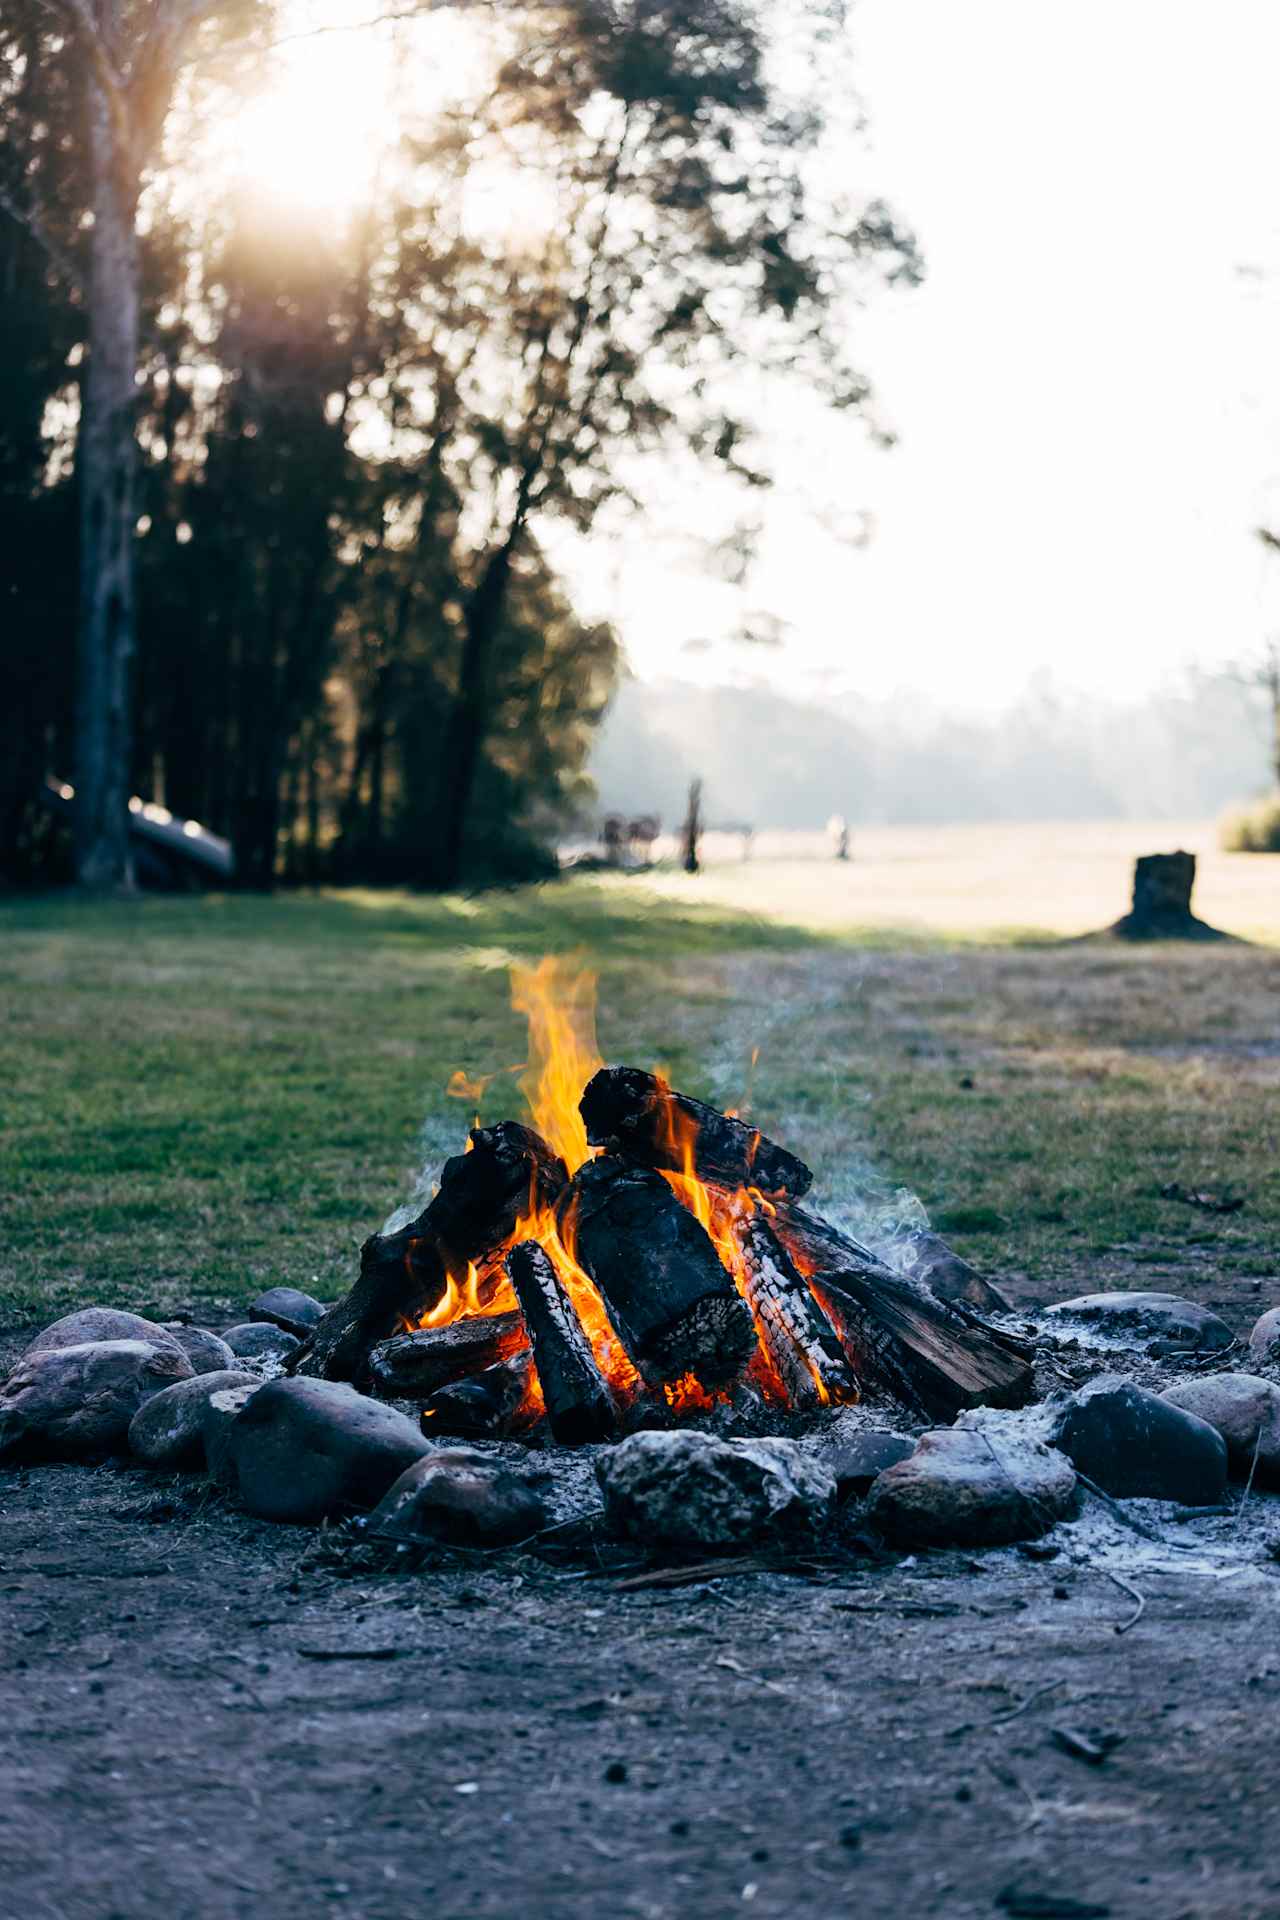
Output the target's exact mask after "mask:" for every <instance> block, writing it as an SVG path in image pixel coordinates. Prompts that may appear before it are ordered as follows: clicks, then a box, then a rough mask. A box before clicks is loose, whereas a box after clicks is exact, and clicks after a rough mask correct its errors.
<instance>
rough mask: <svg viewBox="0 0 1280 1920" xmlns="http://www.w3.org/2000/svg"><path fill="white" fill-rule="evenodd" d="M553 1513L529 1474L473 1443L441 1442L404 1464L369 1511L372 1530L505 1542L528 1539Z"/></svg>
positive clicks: (466, 1542)
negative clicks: (443, 1444)
mask: <svg viewBox="0 0 1280 1920" xmlns="http://www.w3.org/2000/svg"><path fill="white" fill-rule="evenodd" d="M548 1519H549V1515H548V1513H547V1509H546V1507H545V1505H544V1504H543V1502H542V1501H541V1500H540V1499H539V1497H538V1494H537V1492H536V1491H535V1489H534V1487H533V1486H532V1485H531V1483H530V1481H529V1479H528V1477H527V1476H526V1475H525V1474H522V1473H513V1472H512V1471H511V1469H510V1468H509V1467H505V1466H503V1465H501V1464H500V1463H499V1462H497V1461H495V1460H493V1459H492V1458H489V1457H486V1455H485V1454H483V1453H480V1452H478V1451H476V1449H475V1448H473V1447H440V1448H433V1449H432V1451H431V1452H430V1453H426V1454H424V1455H423V1457H422V1459H421V1460H415V1461H414V1463H413V1465H412V1466H411V1467H406V1468H405V1471H404V1472H403V1473H402V1474H401V1475H400V1478H399V1479H398V1480H397V1481H396V1482H395V1484H394V1485H393V1486H392V1487H391V1489H390V1491H389V1492H388V1493H386V1494H385V1495H384V1496H383V1498H382V1499H381V1500H380V1501H379V1503H378V1505H377V1506H376V1507H375V1508H374V1510H373V1512H372V1513H371V1514H370V1516H369V1531H370V1533H387V1534H391V1535H394V1536H395V1537H396V1538H397V1539H407V1538H413V1539H420V1540H448V1541H452V1542H455V1543H456V1544H458V1545H460V1546H473V1547H502V1546H509V1545H511V1544H512V1543H513V1542H514V1541H517V1540H527V1539H528V1538H529V1536H530V1534H533V1533H538V1532H540V1531H541V1529H542V1528H543V1527H545V1526H546V1525H547V1524H548Z"/></svg>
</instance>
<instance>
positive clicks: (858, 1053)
mask: <svg viewBox="0 0 1280 1920" xmlns="http://www.w3.org/2000/svg"><path fill="white" fill-rule="evenodd" d="M1062 831H1063V832H1064V833H1066V834H1068V835H1070V836H1073V837H1074V836H1075V833H1076V830H1075V829H1070V830H1062ZM1074 844H1075V841H1074V838H1073V839H1072V845H1074ZM1148 844H1159V842H1155V843H1150V842H1148ZM983 859H984V860H985V861H986V862H987V863H988V865H990V864H992V863H993V862H994V863H995V864H997V865H999V864H1002V863H1000V862H999V859H998V849H995V850H993V848H992V846H991V845H990V844H988V845H987V846H986V848H985V851H984V853H983ZM814 864H815V865H816V863H814ZM1008 864H1009V863H1008V862H1007V861H1006V862H1004V863H1003V870H1007V869H1008ZM1043 864H1044V862H1043V853H1042V860H1041V865H1042V866H1043ZM1118 864H1119V867H1120V871H1119V873H1118V875H1116V876H1114V885H1113V884H1112V880H1113V876H1112V875H1111V874H1110V873H1109V871H1104V872H1103V873H1102V874H1101V876H1098V875H1095V877H1094V879H1093V881H1092V882H1091V884H1092V886H1093V887H1094V890H1095V892H1097V893H1098V894H1102V893H1103V892H1104V891H1106V890H1107V889H1109V890H1110V912H1108V913H1101V912H1100V913H1099V914H1098V916H1097V917H1098V918H1099V919H1103V918H1108V917H1111V914H1112V913H1114V912H1118V911H1119V910H1120V909H1121V907H1122V906H1123V904H1124V899H1123V895H1124V889H1125V874H1124V862H1123V860H1121V861H1120V862H1119V863H1118ZM774 865H777V866H778V871H777V872H776V873H774V874H773V876H772V880H773V884H772V885H770V884H769V882H770V868H771V867H772V866H774ZM1271 866H1272V863H1271V862H1270V861H1269V860H1266V859H1259V860H1256V861H1255V862H1254V863H1253V868H1251V869H1250V871H1251V872H1252V871H1253V870H1254V868H1257V869H1262V870H1265V871H1266V872H1269V870H1270V869H1271ZM872 867H873V863H872V862H871V861H869V860H868V861H867V862H866V863H865V864H863V865H861V866H859V865H858V864H856V863H855V865H854V866H853V867H851V868H850V869H849V871H848V876H847V884H848V885H849V887H850V889H851V890H852V889H854V888H855V887H857V888H858V889H859V890H860V905H861V908H862V911H863V917H864V923H865V924H864V925H863V927H862V928H861V930H860V929H859V927H858V926H857V924H856V918H857V916H856V915H855V914H853V913H852V912H851V913H850V916H849V919H848V920H847V921H845V920H841V918H840V916H839V915H836V914H833V912H832V911H831V902H830V899H829V898H828V897H824V896H823V893H822V878H821V875H819V874H817V873H816V872H815V873H812V874H809V873H806V874H801V875H797V873H796V872H795V870H794V869H793V868H792V867H790V866H783V865H781V863H772V862H766V861H761V862H759V863H758V864H754V865H753V866H752V868H750V869H749V872H750V881H749V883H748V882H747V881H744V878H743V875H742V873H740V872H738V871H737V870H736V869H732V870H731V869H729V868H725V867H717V868H714V869H713V870H712V871H711V872H710V873H709V874H707V875H706V876H705V877H703V878H702V879H700V880H698V881H696V882H692V883H691V882H689V881H687V880H686V879H685V878H684V877H683V876H671V877H669V878H664V877H659V878H658V880H657V881H656V883H652V884H651V883H648V882H643V883H642V882H637V881H626V882H608V883H594V882H588V881H575V882H572V883H566V884H564V885H561V886H559V887H554V888H551V889H548V890H546V891H545V892H543V893H534V892H530V893H514V894H507V895H497V896H491V897H489V898H486V899H482V900H468V899H461V898H457V899H446V900H438V899H419V898H415V897H412V896H408V895H398V894H392V895H375V894H364V893H353V894H346V895H342V896H329V897H325V896H321V897H313V896H306V897H303V896H296V897H285V898H281V899H277V900H256V899H240V898H229V899H224V898H207V899H192V900H178V901H163V900H155V899H152V900H146V901H143V902H141V903H139V904H137V905H102V906H91V907H86V906H83V905H81V904H79V903H76V902H74V901H70V900H54V899H50V900H44V901H35V902H21V901H19V902H12V901H11V902H9V903H8V904H6V905H5V906H4V907H2V908H0V1005H2V1009H3V1010H2V1013H0V1068H2V1069H3V1076H4V1086H5V1093H6V1097H5V1101H4V1108H3V1113H2V1114H0V1140H2V1142H3V1147H2V1152H3V1164H4V1181H3V1200H2V1205H3V1226H2V1230H0V1231H2V1240H0V1317H2V1318H3V1320H4V1321H5V1322H6V1323H7V1324H9V1325H17V1324H20V1323H23V1322H27V1321H30V1320H33V1319H35V1318H37V1317H39V1316H41V1315H45V1316H46V1317H48V1316H49V1314H50V1313H51V1312H52V1311H53V1310H54V1309H57V1310H59V1311H61V1310H65V1309H66V1308H68V1307H70V1306H71V1305H73V1304H83V1303H85V1302H87V1301H89V1300H97V1301H110V1302H117V1303H120V1304H128V1305H131V1306H135V1307H140V1308H143V1309H145V1310H151V1311H154V1312H161V1311H168V1310H172V1309H175V1308H178V1307H183V1308H187V1307H193V1306H194V1307H197V1308H202V1309H206V1310H216V1309H219V1308H227V1309H234V1308H235V1306H236V1305H237V1304H239V1303H242V1302H243V1301H244V1300H245V1299H247V1298H248V1297H249V1296H250V1295H251V1294H252V1293H253V1292H255V1291H257V1290H258V1289H259V1288H260V1287H262V1286H263V1285H266V1284H270V1283H273V1282H282V1283H289V1284H294V1285H300V1286H303V1287H305V1288H308V1289H310V1290H312V1291H315V1292H318V1293H320V1294H321V1295H323V1296H331V1295H334V1294H336V1293H337V1292H339V1291H340V1290H341V1289H342V1287H343V1286H344V1285H345V1283H346V1280H347V1277H348V1276H349V1274H350V1272H351V1270H352V1265H353V1260H354V1256H355V1251H356V1248H357V1246H358V1243H359V1241H360V1240H361V1239H362V1238H363V1237H364V1235H365V1234H366V1233H368V1232H370V1231H371V1230H372V1229H373V1228H375V1227H376V1226H378V1225H379V1224H380V1223H381V1221H382V1220H383V1218H384V1217H385V1216H386V1214H387V1213H388V1212H389V1211H390V1210H391V1208H392V1207H393V1206H394V1205H396V1204H397V1203H398V1202H399V1201H400V1200H402V1199H404V1198H405V1197H406V1196H407V1194H408V1192H409V1191H410V1189H411V1187H412V1184H413V1181H414V1178H415V1175H416V1173H417V1171H418V1169H419V1168H420V1166H421V1164H422V1162H423V1160H424V1158H426V1159H428V1160H438V1159H439V1158H440V1157H441V1156H442V1155H443V1154H444V1153H445V1152H448V1151H452V1150H456V1149H457V1148H458V1147H459V1146H460V1145H461V1142H462V1139H463V1135H464V1130H465V1127H466V1125H467V1124H468V1122H469V1120H470V1118H471V1112H470V1109H469V1108H468V1107H466V1106H464V1105H462V1104H461V1103H459V1102H458V1101H454V1100H450V1099H448V1098H447V1097H446V1095H445V1092H444V1088H445V1084H446V1081H447V1079H448V1077H449V1074H450V1072H451V1071H452V1070H453V1069H454V1068H456V1067H464V1068H466V1069H467V1070H468V1071H469V1072H470V1073H473V1074H478V1073H484V1072H488V1071H491V1070H493V1069H495V1068H505V1067H508V1066H510V1065H511V1064H512V1063H514V1062H516V1061H519V1060H521V1059H522V1058H523V1053H524V1037H523V1025H522V1022H521V1020H520V1019H519V1018H518V1017H517V1016H516V1015H515V1014H514V1013H513V1012H512V1011H511V1009H510V1005H509V989H508V978H507V967H508V963H509V962H510V961H511V960H512V959H514V958H523V959H529V958H536V957H537V956H538V955H540V954H542V953H544V952H549V951H556V952H566V951H572V950H578V951H581V952H582V953H583V954H584V955H585V956H586V957H587V958H588V959H589V960H590V962H591V964H593V965H595V966H597V967H598V968H599V971H600V1037H601V1044H602V1048H603V1051H604V1053H605V1055H606V1057H608V1058H611V1059H630V1060H635V1061H638V1062H640V1063H647V1062H654V1061H661V1062H663V1063H665V1064H666V1065H667V1066H668V1067H669V1068H670V1070H671V1071H672V1073H673V1074H674V1075H675V1076H676V1077H677V1079H678V1082H679V1084H681V1085H684V1086H686V1087H688V1088H689V1090H690V1091H693V1092H699V1093H704V1094H706V1095H707V1096H708V1097H711V1098H713V1099H716V1100H719V1101H721V1102H724V1103H726V1104H727V1103H740V1102H741V1101H742V1099H743V1096H744V1092H745V1091H746V1088H747V1082H748V1079H749V1077H750V1057H751V1054H752V1051H753V1049H755V1048H757V1047H758V1048H759V1050H760V1057H759V1063H758V1065H757V1067H756V1069H755V1072H754V1078H753V1084H752V1088H751V1093H752V1099H753V1111H754V1113H755V1115H756V1117H757V1118H758V1119H759V1121H760V1122H761V1124H762V1125H764V1126H765V1127H766V1128H767V1129H768V1130H770V1131H773V1132H776V1133H777V1134H779V1135H780V1136H781V1137H783V1138H784V1139H785V1140H786V1141H787V1143H788V1144H789V1145H791V1146H792V1147H794V1148H795V1149H796V1150H797V1151H799V1152H800V1153H802V1154H803V1155H805V1157H806V1158H808V1159H810V1161H811V1162H812V1164H813V1165H814V1167H815V1169H816V1171H817V1174H818V1182H819V1187H818V1190H819V1193H820V1195H822V1196H825V1197H826V1198H827V1199H828V1200H829V1201H840V1202H847V1201H848V1200H850V1198H851V1197H852V1195H853V1193H854V1190H855V1188H858V1187H865V1186H866V1184H867V1183H868V1182H870V1190H871V1192H872V1194H873V1196H874V1197H876V1199H877V1204H879V1203H880V1202H883V1204H884V1206H885V1207H886V1208H887V1209H888V1210H890V1211H892V1210H893V1208H894V1207H895V1206H896V1204H897V1202H896V1200H895V1197H894V1192H895V1189H897V1188H899V1187H906V1188H909V1189H912V1190H914V1191H915V1192H916V1193H917V1194H918V1195H919V1196H920V1198H921V1200H922V1201H923V1202H924V1204H925V1205H926V1206H927V1207H928V1209H929V1211H930V1213H931V1215H932V1217H933V1219H934V1221H935V1224H938V1225H940V1227H941V1228H942V1230H943V1231H945V1232H946V1233H947V1234H948V1236H949V1237H950V1238H951V1239H952V1240H953V1241H954V1243H955V1244H956V1245H957V1246H958V1247H959V1248H960V1249H961V1250H962V1251H963V1252H965V1253H966V1254H968V1255H969V1256H970V1257H971V1258H974V1259H976V1260H977V1261H979V1262H980V1263H981V1264H982V1265H983V1266H984V1267H987V1268H988V1269H990V1270H991V1271H993V1272H1001V1273H1004V1274H1006V1275H1012V1276H1014V1291H1015V1292H1016V1293H1020V1294H1021V1295H1022V1297H1024V1298H1027V1299H1031V1298H1051V1297H1054V1296H1055V1295H1058V1294H1061V1293H1063V1292H1066V1291H1070V1290H1075V1289H1077V1288H1078V1287H1079V1286H1082V1285H1085V1284H1099V1285H1101V1284H1116V1283H1120V1284H1135V1283H1136V1284H1156V1283H1159V1282H1161V1281H1164V1282H1165V1283H1167V1284H1172V1285H1176V1286H1178V1287H1179V1288H1181V1289H1182V1290H1184V1291H1188V1292H1192V1293H1195V1294H1197V1295H1198V1296H1199V1297H1200V1298H1202V1299H1205V1300H1207V1301H1210V1302H1213V1303H1216V1304H1218V1305H1219V1306H1223V1307H1226V1308H1228V1310H1230V1311H1232V1312H1233V1313H1234V1317H1235V1319H1236V1321H1237V1323H1238V1324H1241V1323H1247V1321H1246V1316H1247V1313H1248V1311H1249V1310H1250V1306H1251V1304H1252V1305H1254V1306H1256V1303H1257V1294H1258V1293H1259V1292H1261V1293H1263V1294H1265V1295H1267V1296H1269V1298H1268V1301H1267V1303H1270V1301H1271V1300H1274V1299H1277V1298H1280V1280H1278V1279H1277V1266H1278V1264H1280V1263H1278V1262H1277V1253H1278V1251H1280V1021H1278V1020H1277V998H1276V994H1277V988H1278V987H1280V953H1277V952H1276V951H1274V950H1273V949H1270V948H1267V947H1261V946H1260V947H1247V946H1237V947H1208V948H1204V947H1194V948H1181V949H1160V950H1152V949H1147V950H1137V951H1133V950H1127V949H1120V948H1117V947H1114V946H1111V945H1107V944H1102V945H1097V946H1093V945H1082V946H1075V945H1064V944H1061V943H1055V942H1048V941H1046V940H1045V938H1044V932H1043V930H1041V931H1040V932H1039V934H1038V935H1036V934H1035V932H1034V928H1032V931H1031V932H1030V933H1029V932H1028V930H1027V928H1028V923H1027V922H1024V923H1023V929H1024V930H1023V934H1022V935H1021V936H1019V938H1017V939H1013V938H1010V937H1008V936H1006V937H1004V938H1003V939H1000V938H995V937H992V936H991V935H990V934H989V933H985V934H984V926H989V925H990V924H991V923H989V922H985V923H984V922H983V920H982V918H981V911H982V906H983V900H982V897H981V895H980V894H978V895H975V896H974V905H973V908H972V910H971V916H970V921H969V923H968V924H966V925H957V924H955V913H954V901H955V899H956V897H957V884H956V882H957V876H956V874H955V873H953V874H952V875H951V882H950V884H949V885H948V887H946V888H943V889H941V891H940V892H939V893H938V897H937V899H936V900H933V899H931V896H930V894H929V892H928V890H927V888H925V887H924V886H923V885H917V886H916V887H915V889H914V892H913V904H914V907H915V909H916V911H915V912H914V913H913V915H912V916H911V917H910V919H911V933H910V937H909V938H906V937H904V936H903V935H901V934H900V933H895V932H893V931H891V929H892V928H893V927H894V926H895V925H901V924H903V922H904V917H902V916H896V915H895V913H894V911H893V909H894V907H895V904H896V903H895V899H894V897H893V894H894V890H893V888H892V887H887V886H886V885H885V884H884V883H883V882H882V883H881V885H880V891H879V894H878V895H875V897H874V898H873V895H874V887H873V879H874V876H873V872H872ZM826 871H827V873H828V875H829V874H830V867H828V868H827V870H826ZM1277 871H1278V872H1280V867H1278V868H1277ZM838 879H839V882H840V884H841V885H844V884H846V876H845V875H844V874H843V873H842V874H840V875H839V876H838ZM917 880H919V871H917ZM826 884H827V889H828V894H829V892H830V889H831V886H832V882H831V880H830V878H828V879H827V883H826ZM1037 884H1038V885H1039V886H1040V887H1041V890H1042V891H1043V889H1044V886H1045V885H1046V884H1047V882H1046V878H1045V875H1044V873H1043V872H1041V874H1040V877H1039V880H1038V883H1037ZM1248 884H1249V885H1250V886H1251V887H1256V886H1260V885H1261V882H1260V881H1258V882H1255V881H1253V880H1252V879H1249V881H1248ZM1269 884H1273V883H1269ZM935 885H936V883H935ZM744 887H748V892H749V897H745V898H744V897H743V889H744ZM752 889H753V890H754V891H751V890H752ZM811 898H816V899H817V900H818V902H819V906H820V907H821V909H822V910H821V911H819V910H817V909H816V908H814V907H813V906H812V905H810V907H809V908H807V909H805V908H804V907H803V905H802V900H803V899H811ZM947 901H950V902H952V906H951V907H948V906H947ZM1200 904H1201V907H1202V911H1204V912H1205V913H1206V914H1208V915H1209V917H1213V909H1212V906H1211V904H1210V902H1209V901H1207V900H1206V901H1202V902H1201V903H1200ZM1253 912H1256V917H1257V920H1258V927H1259V928H1260V930H1261V931H1262V932H1263V933H1264V934H1265V933H1266V925H1265V924H1263V922H1264V916H1263V915H1262V913H1261V906H1260V905H1259V906H1257V907H1256V909H1251V913H1253ZM931 922H932V925H933V928H934V931H932V932H931V931H929V928H930V924H931ZM1250 924H1252V921H1251V922H1250ZM1255 930H1258V928H1255ZM1273 937H1274V938H1276V939H1277V940H1278V941H1280V912H1277V914H1276V916H1275V925H1274V929H1273ZM482 1111H483V1117H484V1118H486V1119H497V1118H500V1117H502V1115H503V1114H507V1113H511V1114H518V1113H519V1112H520V1103H519V1097H518V1095H517V1093H516V1092H515V1089H514V1085H513V1082H512V1080H511V1078H510V1077H509V1076H503V1075H500V1076H499V1077H498V1078H497V1079H496V1080H495V1081H494V1082H493V1083H492V1085H491V1086H490V1088H489V1090H488V1092H487V1094H486V1096H485V1099H484V1103H483V1109H482ZM1171 1180H1181V1181H1183V1182H1185V1183H1186V1184H1188V1185H1191V1186H1216V1187H1222V1186H1232V1187H1234V1188H1237V1189H1238V1190H1239V1191H1241V1192H1242V1193H1243V1194H1244V1195H1245V1197H1246V1202H1247V1204H1246V1207H1245V1210H1244V1211H1243V1212H1241V1213H1240V1214H1237V1215H1233V1216H1229V1217H1226V1218H1215V1217H1209V1216H1205V1215H1202V1214H1199V1213H1197V1212H1194V1211H1192V1210H1190V1209H1188V1208H1186V1207H1183V1206H1179V1205H1177V1204H1175V1203H1172V1202H1170V1201H1167V1200H1163V1199H1161V1198H1160V1197H1159V1194H1158V1189H1159V1187H1160V1186H1161V1185H1162V1184H1163V1183H1165V1182H1167V1181H1171Z"/></svg>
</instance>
